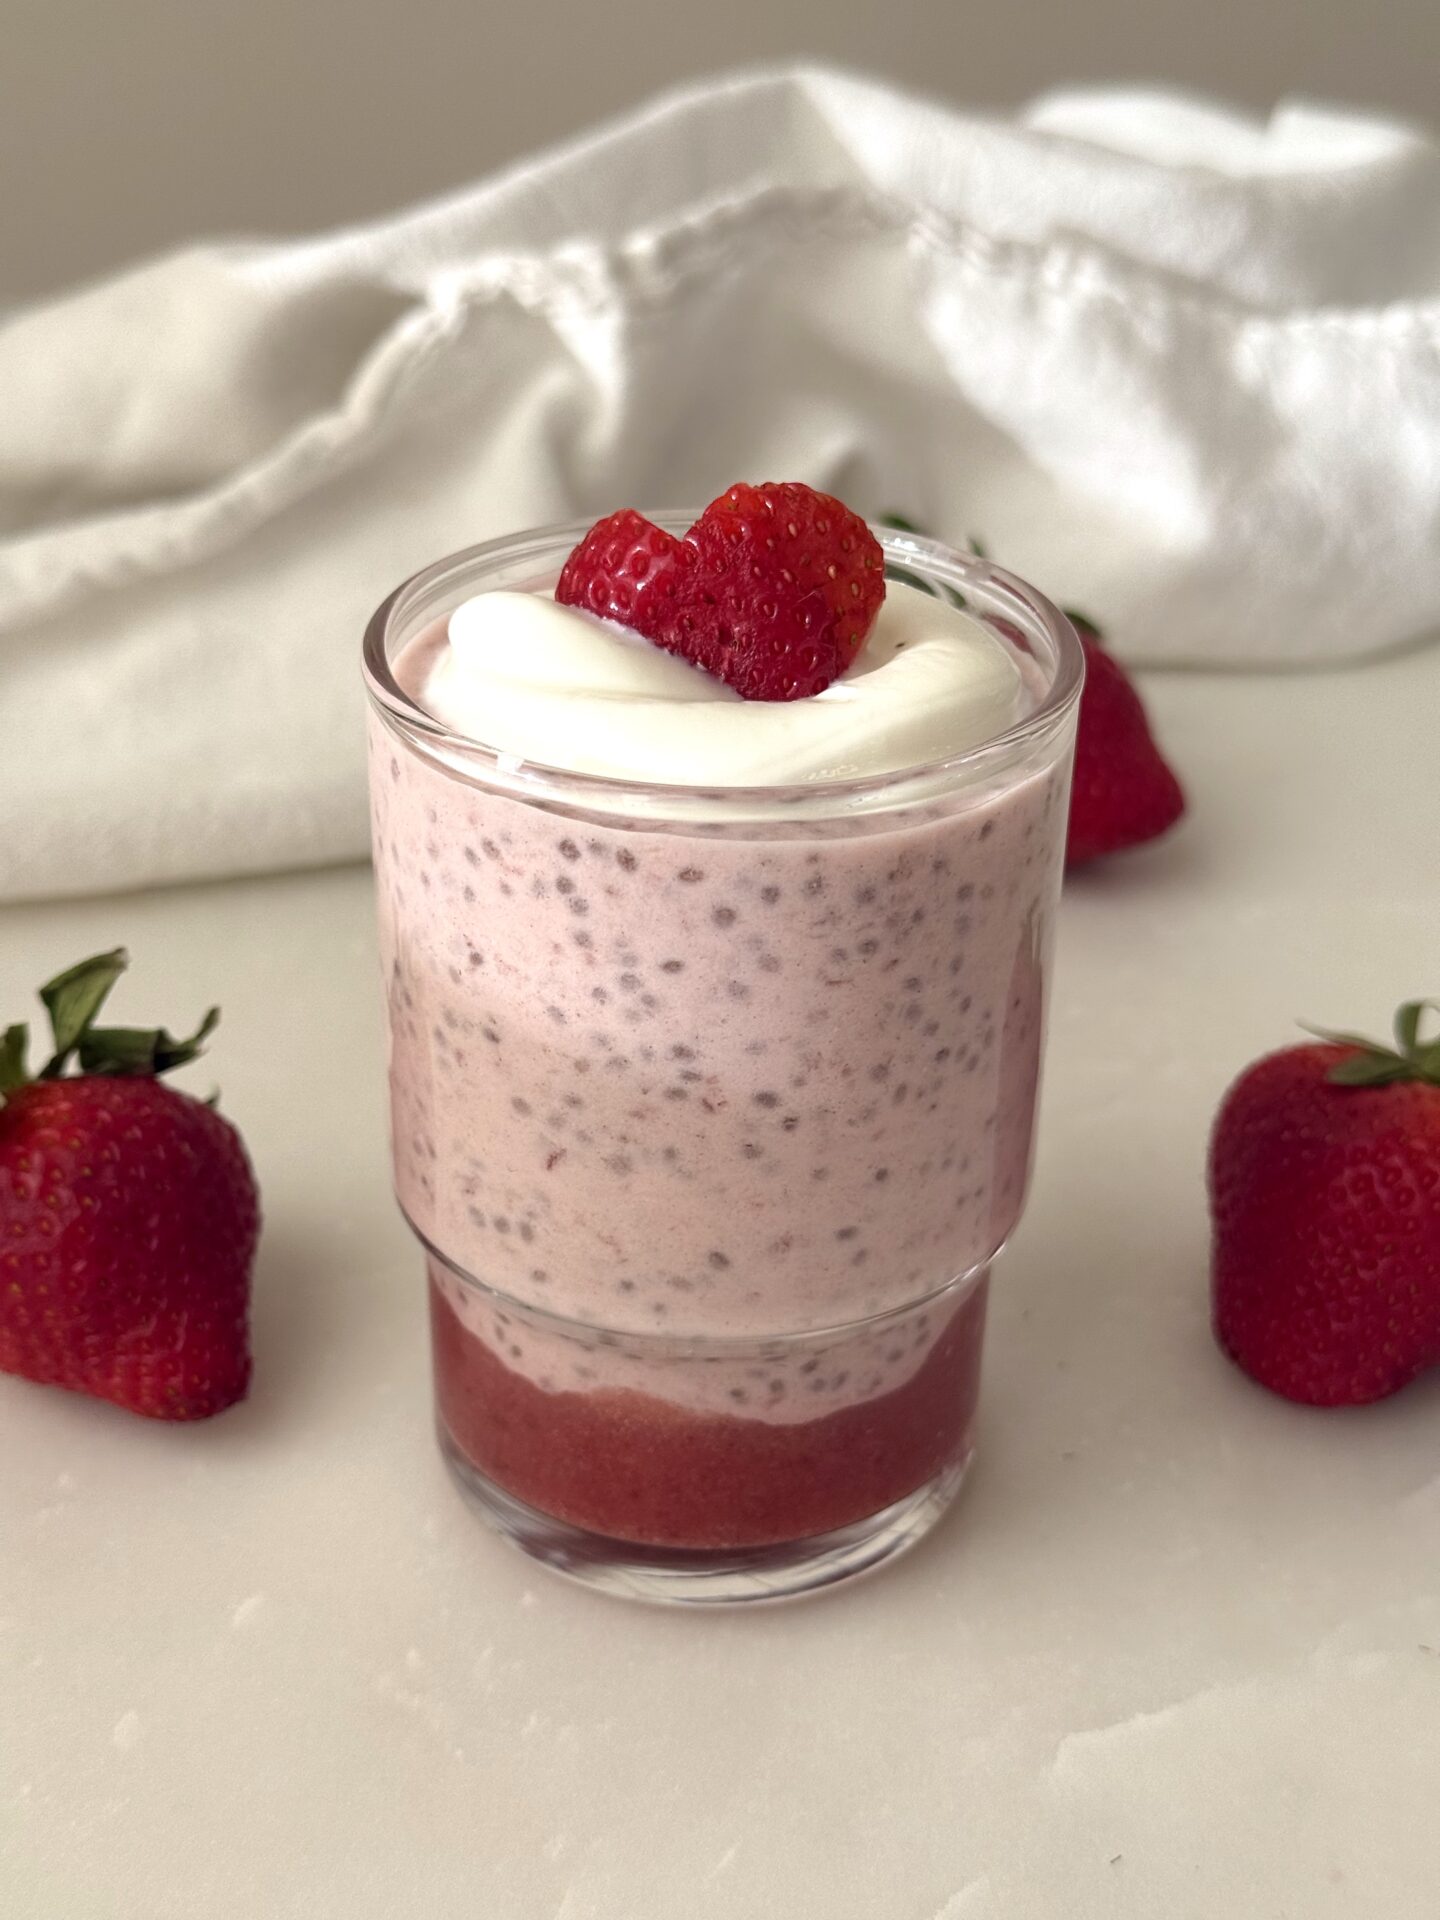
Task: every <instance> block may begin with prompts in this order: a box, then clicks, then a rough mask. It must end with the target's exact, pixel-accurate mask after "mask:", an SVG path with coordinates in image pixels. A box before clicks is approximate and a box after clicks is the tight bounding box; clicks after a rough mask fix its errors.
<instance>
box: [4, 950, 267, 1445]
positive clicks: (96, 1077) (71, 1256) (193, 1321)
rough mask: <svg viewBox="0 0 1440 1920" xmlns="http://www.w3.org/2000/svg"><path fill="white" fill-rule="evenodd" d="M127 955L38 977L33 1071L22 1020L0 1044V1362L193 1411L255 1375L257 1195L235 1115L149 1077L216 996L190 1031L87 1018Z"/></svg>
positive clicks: (195, 1414)
mask: <svg viewBox="0 0 1440 1920" xmlns="http://www.w3.org/2000/svg"><path fill="white" fill-rule="evenodd" d="M126 964H127V957H126V955H125V953H124V952H123V950H117V951H116V952H114V953H107V954H100V955H97V956H96V958H94V959H93V960H86V961H82V962H81V964H80V965H79V966H77V967H72V968H71V969H70V970H69V971H68V972H66V973H62V974H60V975H59V976H58V977H57V978H56V979H54V980H52V981H51V982H50V983H49V985H48V986H45V987H42V988H41V990H40V997H41V999H42V1000H43V1001H44V1002H45V1005H46V1008H47V1010H48V1012H49V1015H50V1024H51V1027H52V1029H53V1032H54V1039H55V1051H54V1054H53V1056H52V1058H51V1059H50V1061H49V1062H48V1063H47V1065H46V1066H45V1067H44V1068H43V1069H42V1071H41V1073H40V1074H39V1076H38V1078H35V1079H31V1078H29V1077H28V1075H27V1074H26V1071H25V1053H26V1046H27V1034H26V1030H25V1028H24V1027H23V1026H17V1027H11V1028H9V1030H8V1031H7V1032H6V1034H5V1036H4V1041H3V1043H0V1097H3V1100H4V1105H3V1106H0V1369H3V1370H4V1371H6V1372H7V1373H18V1374H21V1375H23V1376H24V1377H25V1378H26V1379H29V1380H38V1381H41V1382H43V1383H46V1384H51V1385H55V1386H62V1387H70V1388H73V1389H74V1390H75V1391H76V1392H79V1393H90V1394H94V1395H96V1396H97V1397H98V1398H99V1399H102V1400H113V1401H115V1402H116V1403H117V1404H118V1405H119V1406H122V1407H126V1408H128V1409H129V1410H130V1411H131V1412H133V1413H141V1414H146V1415H149V1416H150V1417H151V1418H153V1419H157V1420H200V1419H204V1418H205V1417H206V1416H207V1415H208V1414H212V1413H219V1412H220V1411H221V1409H222V1408H224V1407H228V1406H230V1405H232V1404H233V1403H234V1402H235V1401H237V1400H241V1399H243V1398H244V1396H245V1393H246V1390H247V1388H248V1386H249V1382H250V1345H249V1336H248V1331H247V1320H248V1311H249V1296H250V1265H251V1261H252V1259H253V1257H254V1252H255V1242H256V1238H257V1235H258V1232H259V1200H258V1196H257V1194H256V1191H255V1181H254V1177H253V1175H252V1174H251V1171H250V1163H249V1161H248V1160H247V1159H246V1156H245V1149H244V1147H243V1145H242V1144H241V1140H240V1136H239V1134H238V1133H237V1132H236V1131H235V1129H234V1127H232V1126H231V1125H230V1123H229V1121H228V1120H223V1119H222V1118H221V1117H220V1115H219V1114H218V1113H216V1112H215V1111H214V1109H213V1108H212V1107H209V1106H206V1105H205V1104H204V1103H203V1102H202V1101H199V1100H194V1099H191V1098H190V1096H189V1095H188V1094H183V1093H177V1092H176V1091H175V1090H174V1089H173V1088H170V1087H167V1086H165V1085H163V1084H162V1082H161V1081H160V1080H159V1078H158V1077H157V1076H158V1075H159V1074H162V1073H165V1072H167V1071H168V1070H169V1069H170V1068H171V1067H177V1066H181V1065H183V1064H184V1063H185V1062H186V1061H188V1060H193V1059H194V1058H195V1056H196V1055H197V1054H198V1053H199V1052H200V1050H201V1045H202V1043H203V1041H204V1040H205V1038H206V1037H207V1035H208V1034H209V1033H210V1032H211V1031H212V1030H213V1028H214V1026H215V1022H216V1020H217V1019H218V1017H219V1016H218V1014H217V1013H216V1012H215V1010H214V1009H212V1010H211V1012H210V1013H208V1014H207V1015H206V1017H205V1019H204V1021H203V1022H202V1023H201V1026H200V1029H199V1031H198V1032H197V1033H196V1034H195V1036H194V1037H193V1039H190V1040H174V1039H172V1038H171V1036H170V1035H169V1034H168V1033H166V1032H164V1031H163V1029H162V1030H158V1031H154V1030H152V1031H142V1030H138V1029H129V1028H121V1027H97V1026H96V1025H95V1024H94V1022H95V1018H96V1015H97V1014H98V1013H99V1011H100V1008H101V1006H102V1004H103V1002H104V1000H105V998H106V996H107V994H108V993H109V991H110V989H111V987H112V986H113V985H114V984H115V981H116V980H117V979H118V978H119V976H120V974H121V972H122V971H123V970H124V968H125V966H126ZM72 1060H73V1061H74V1062H75V1063H76V1064H77V1065H78V1068H79V1071H78V1073H76V1074H74V1075H73V1076H69V1077H67V1076H66V1069H67V1067H69V1066H70V1065H71V1062H72Z"/></svg>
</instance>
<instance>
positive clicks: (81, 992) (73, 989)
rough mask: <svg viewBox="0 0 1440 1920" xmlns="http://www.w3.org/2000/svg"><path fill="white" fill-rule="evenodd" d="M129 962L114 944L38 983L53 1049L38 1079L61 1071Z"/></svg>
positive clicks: (50, 1078) (127, 957) (53, 1076)
mask: <svg viewBox="0 0 1440 1920" xmlns="http://www.w3.org/2000/svg"><path fill="white" fill-rule="evenodd" d="M129 964H130V956H129V954H128V953H126V951H125V949H124V947H116V948H115V949H114V951H113V952H111V953H97V954H95V955H94V956H93V957H92V958H91V959H89V960H82V961H80V963H79V965H78V966H74V967H67V968H66V969H65V971H64V973H57V974H56V976H55V978H54V979H53V980H47V981H46V983H45V985H44V986H43V987H41V989H40V998H41V999H42V1000H43V1001H44V1003H45V1011H46V1012H47V1013H48V1014H49V1016H50V1030H51V1032H52V1033H53V1034H54V1036H55V1052H54V1055H53V1057H52V1058H51V1059H50V1060H49V1061H48V1062H47V1064H46V1066H45V1068H44V1069H43V1071H42V1073H41V1076H40V1077H41V1079H42V1080H54V1079H55V1078H57V1076H58V1075H59V1074H60V1073H61V1072H62V1071H63V1069H64V1066H65V1062H66V1061H67V1060H68V1059H69V1058H70V1055H71V1054H72V1053H73V1052H74V1051H75V1049H76V1047H77V1046H78V1045H79V1044H80V1041H81V1040H82V1038H83V1037H84V1035H85V1034H86V1032H87V1031H88V1029H89V1027H90V1023H91V1022H92V1021H93V1020H94V1018H95V1016H96V1014H97V1013H99V1011H100V1009H101V1007H103V1006H104V1004H105V1001H106V999H107V997H108V996H109V993H110V989H111V988H112V987H113V986H114V984H115V982H116V981H117V980H118V979H119V978H120V976H121V974H122V973H123V972H124V971H125V969H126V967H128V966H129Z"/></svg>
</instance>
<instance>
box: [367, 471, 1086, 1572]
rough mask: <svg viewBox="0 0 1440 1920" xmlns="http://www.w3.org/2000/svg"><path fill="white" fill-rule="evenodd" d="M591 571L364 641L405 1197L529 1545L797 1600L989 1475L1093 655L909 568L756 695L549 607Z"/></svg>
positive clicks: (488, 1470) (413, 608) (921, 551)
mask: <svg viewBox="0 0 1440 1920" xmlns="http://www.w3.org/2000/svg"><path fill="white" fill-rule="evenodd" d="M735 491H736V493H739V492H740V491H741V490H739V489H737V490H735ZM745 491H747V492H752V493H753V492H755V491H756V490H745ZM802 491H803V490H802ZM811 497H812V498H814V497H815V496H811ZM820 498H823V496H821V497H820ZM830 505H831V506H832V507H833V506H834V503H830ZM836 511H837V512H843V510H841V509H836ZM617 518H618V516H617ZM632 518H636V517H634V516H632ZM602 524H603V523H602ZM638 524H639V525H640V526H641V527H644V528H647V529H648V534H647V537H649V536H654V537H655V539H657V540H661V539H669V538H670V537H671V536H670V535H669V534H666V533H661V532H659V531H658V530H657V529H654V528H650V527H649V523H645V522H640V523H638ZM675 524H676V525H677V528H679V529H682V530H683V527H684V522H683V521H681V522H677V523H675ZM855 524H856V525H857V526H858V525H859V524H860V523H858V522H857V523H855ZM578 531H579V530H573V531H571V532H570V533H569V534H568V535H567V534H566V533H565V532H564V531H562V532H560V533H555V534H550V535H536V536H525V537H522V538H520V539H519V540H516V541H512V542H499V543H496V544H495V545H494V546H492V547H490V548H482V549H477V550H475V551H474V552H473V553H472V554H470V555H464V556H459V557H458V558H457V559H456V560H453V561H450V562H442V563H440V565H439V566H438V567H437V568H432V569H430V570H429V572H428V573H427V574H425V575H420V576H417V579H416V581H413V582H411V583H409V584H408V585H407V587H405V588H402V589H401V590H400V592H399V594H398V595H396V596H394V597H393V598H392V600H391V601H390V602H388V603H387V604H386V606H385V607H384V608H382V609H381V611H380V613H379V614H378V615H377V616H376V621H375V622H374V623H373V624H372V629H371V634H370V637H369V640H368V641H367V660H368V664H369V670H370V688H371V695H372V708H373V711H372V718H371V790H372V800H373V818H374V845H375V859H376V871H377V886H378V900H379V917H380V934H381V952H382V962H383V967H384V973H385V981H386V987H387V995H388V1012H389V1026H390V1080H391V1099H392V1129H393V1142H394V1157H395V1180H396V1191H397V1195H398V1198H399V1201H400V1204H401V1206H402V1208H403V1209H404V1211H405V1214H406V1215H407V1217H408V1219H409V1221H410V1223H411V1224H412V1226H413V1227H414V1229H415V1231H416V1233H417V1234H418V1235H419V1237H420V1238H421V1240H422V1242H423V1244H424V1247H425V1257H426V1260H427V1264H428V1268H429V1277H430V1293H431V1314H432V1325H433V1336H434V1353H435V1370H436V1392H437V1404H438V1414H439V1424H440V1431H441V1438H442V1444H443V1445H444V1447H445V1449H446V1452H447V1454H448V1455H449V1457H450V1459H451V1462H452V1465H454V1466H455V1468H456V1470H457V1472H458V1474H459V1476H460V1477H461V1479H462V1481H463V1482H464V1483H465V1484H466V1485H467V1486H468V1487H469V1489H470V1491H471V1492H472V1493H474V1494H475V1495H476V1497H477V1498H478V1499H479V1500H480V1501H481V1504H482V1505H484V1506H485V1507H486V1508H487V1510H488V1511H489V1512H490V1514H491V1517H492V1518H494V1519H496V1520H497V1521H498V1523H499V1524H500V1525H501V1527H502V1529H504V1530H505V1531H506V1532H508V1533H510V1534H511V1535H512V1537H515V1538H517V1539H518V1541H519V1543H520V1544H521V1545H523V1546H525V1547H527V1548H528V1549H529V1550H530V1551H531V1552H534V1553H537V1554H539V1555H540V1557H542V1558H545V1559H547V1560H549V1561H550V1562H551V1563H552V1564H557V1565H560V1566H562V1567H564V1568H565V1569H566V1570H568V1571H571V1572H574V1573H579V1574H581V1575H582V1577H586V1578H589V1579H591V1580H592V1581H594V1582H595V1583H596V1584H600V1585H610V1586H614V1587H618V1588H621V1589H623V1590H627V1591H632V1592H640V1593H645V1594H648V1595H656V1594H663V1595H668V1596H669V1597H676V1598H689V1599H736V1598H742V1597H743V1598H749V1597H768V1596H771V1595H774V1594H778V1593H784V1592H793V1591H799V1590H803V1589H805V1588H809V1587H813V1586H817V1585H821V1584H825V1583H826V1582H828V1581H830V1580H833V1579H836V1578H840V1577H843V1576H844V1575H845V1574H847V1573H850V1572H853V1571H858V1570H859V1569H860V1568H861V1567H863V1566H866V1565H870V1564H874V1563H875V1562H876V1561H878V1560H879V1559H883V1558H885V1557H887V1556H888V1554H889V1553H891V1552H893V1551H895V1550H897V1549H898V1548H899V1547H901V1546H903V1545H905V1544H908V1542H909V1541H910V1540H911V1539H913V1538H915V1537H918V1535H919V1533H920V1532H923V1531H924V1530H925V1528H926V1527H928V1525H929V1524H930V1523H931V1521H932V1520H933V1518H934V1517H935V1516H936V1514H938V1512H939V1511H940V1509H941V1508H942V1507H943V1505H944V1504H945V1502H946V1500H948V1498H949V1497H950V1494H951V1493H952V1492H953V1490H954V1487H955V1486H956V1485H957V1484H958V1481H959V1478H960V1475H961V1473H962V1471H963V1468H964V1466H965V1464H966V1462H967V1460H968V1458H969V1454H970V1450H971V1430H972V1423H973V1418H974V1412H975V1403H976V1395H977V1391H978V1384H979V1370H980V1348H981V1338H982V1333H983V1327H984V1313H985V1293H986V1285H987V1280H988V1273H989V1267H990V1264H991V1262H992V1260H993V1258H994V1256H995V1254H996V1252H997V1251H998V1250H999V1248H1000V1246H1001V1245H1002V1243H1003V1242H1004V1241H1005V1239H1006V1238H1007V1237H1008V1235H1009V1234H1010V1232H1011V1230H1012V1229H1013V1227H1014V1225H1015V1223H1016V1221H1017V1219H1018V1217H1019V1214H1020V1209H1021V1205H1022V1201H1023V1198H1024V1193H1025V1186H1026V1179H1027V1174H1028V1168H1029V1162H1030V1151H1031V1138H1032V1132H1033V1121H1034V1107H1035V1097H1036V1087H1037V1080H1038V1074H1039V1067H1040V1056H1041V1038H1042V1026H1043V1000H1044V978H1045V969H1046V963H1047V954H1048V945H1049V930H1050V926H1051V922H1052V918H1053V908H1054V902H1055V898H1056V894H1057V891H1058V885H1059V877H1060V865H1061V859H1062V854H1063V846H1064V833H1065V810H1066V800H1067V782H1068V768H1069V754H1070V747H1071V744H1072V740H1073V729H1074V705H1075V695H1076V693H1077V692H1078V677H1079V676H1078V670H1077V668H1076V667H1075V664H1074V660H1073V652H1074V650H1075V649H1074V642H1073V637H1072V636H1070V635H1069V632H1068V629H1066V627H1065V625H1064V622H1063V620H1061V619H1060V617H1059V616H1058V615H1055V614H1054V612H1053V610H1052V609H1050V608H1049V607H1048V605H1047V603H1045V602H1043V601H1042V600H1040V599H1039V596H1037V595H1033V594H1032V593H1030V591H1029V590H1028V589H1025V588H1022V587H1021V586H1020V585H1019V583H1017V582H1011V581H1010V580H1009V578H1008V576H1004V575H1001V574H999V573H998V571H997V570H994V569H991V568H989V567H988V566H986V565H984V564H983V563H980V562H975V561H965V560H961V559H960V558H959V557H958V556H955V555H952V554H949V553H948V552H947V551H946V550H945V549H943V548H940V547H937V546H935V545H933V543H929V542H926V541H922V540H918V539H915V538H901V537H899V536H889V537H888V544H889V547H890V552H889V553H888V554H887V559H888V560H889V561H890V562H891V563H892V564H893V565H894V566H895V567H897V568H899V567H903V568H904V573H905V579H904V580H903V581H897V580H892V581H891V583H890V584H889V588H888V592H886V594H885V599H884V603H883V605H881V606H880V608H879V610H878V614H877V615H876V616H875V617H874V619H873V623H872V624H870V625H869V628H868V637H865V636H862V637H861V638H857V639H856V640H855V641H854V643H853V646H852V648H851V652H852V655H853V658H852V660H851V664H850V665H849V666H848V668H847V669H846V670H844V671H841V672H840V673H838V674H837V675H836V677H835V679H834V681H833V684H830V685H827V686H826V687H825V688H824V690H823V691H821V692H818V693H817V694H815V695H807V696H804V697H790V698H766V699H759V700H757V699H742V698H740V697H739V695H738V694H737V693H735V692H733V691H732V689H731V687H730V686H727V685H725V684H724V683H723V682H722V681H720V680H718V679H716V678H714V677H713V675H712V674H711V673H709V672H705V671H703V670H702V669H701V668H699V667H697V666H696V665H693V664H691V661H690V659H689V658H679V657H676V654H675V653H673V652H670V651H666V650H664V649H665V645H666V642H664V641H663V640H662V642H661V643H660V644H652V642H651V640H649V639H645V638H643V637H642V636H640V635H637V633H635V632H634V631H626V630H625V629H623V628H621V627H619V626H617V625H615V624H613V623H612V622H609V621H606V622H602V621H601V620H600V619H599V618H597V617H596V613H595V611H593V610H591V609H590V608H589V607H587V606H585V605H583V604H582V605H580V606H576V605H575V604H573V603H572V604H566V605H560V604H557V600H556V598H553V597H552V593H553V591H554V589H555V583H556V577H557V573H558V572H559V569H560V564H561V562H562V561H564V559H565V556H566V554H567V553H568V552H569V549H570V547H571V546H572V545H573V544H574V540H575V537H576V533H577V532H578ZM867 538H868V536H867ZM582 552H583V549H582ZM602 558H603V556H602ZM842 578H843V575H842ZM566 587H567V576H566V575H563V574H562V575H561V587H560V593H561V595H562V596H563V595H564V594H565V591H566ZM957 589H958V592H957ZM874 591H875V593H876V594H877V595H878V593H879V591H880V589H879V587H878V585H877V586H876V587H875V589H874ZM962 594H963V595H964V598H965V610H964V611H962V610H960V608H959V606H957V605H956V604H955V602H957V601H958V600H959V598H960V595H962ZM635 617H636V624H637V626H638V625H640V624H641V618H640V616H639V615H636V616H635ZM856 649H858V651H856ZM809 657H810V656H808V655H807V656H806V658H807V659H808V658H809ZM762 664H763V663H762ZM482 743H483V744H482Z"/></svg>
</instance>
